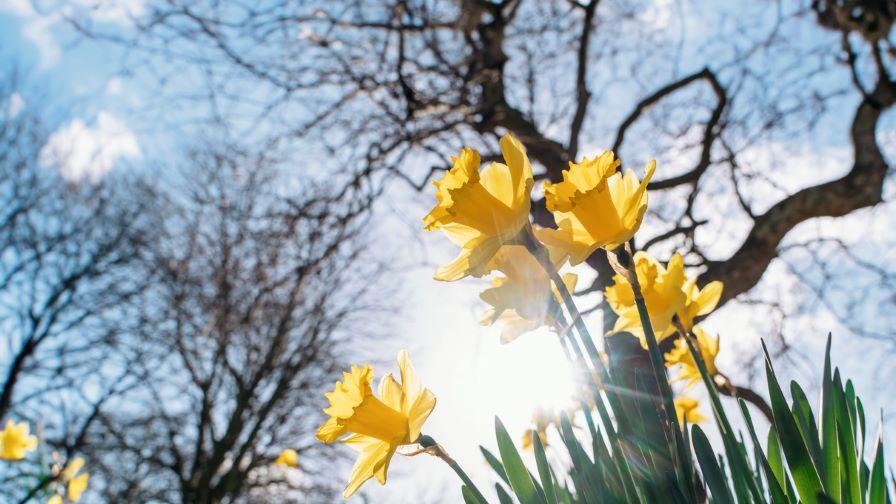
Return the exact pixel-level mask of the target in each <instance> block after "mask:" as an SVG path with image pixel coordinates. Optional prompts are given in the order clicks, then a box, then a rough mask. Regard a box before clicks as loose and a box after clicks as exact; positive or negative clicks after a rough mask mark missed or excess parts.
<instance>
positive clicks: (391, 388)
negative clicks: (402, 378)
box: [379, 373, 404, 411]
mask: <svg viewBox="0 0 896 504" xmlns="http://www.w3.org/2000/svg"><path fill="white" fill-rule="evenodd" d="M379 396H380V400H381V401H383V402H384V403H386V406H389V407H390V408H392V409H394V410H396V411H403V410H402V403H403V402H404V392H402V390H401V385H399V384H398V382H397V381H395V378H394V377H393V376H392V373H387V374H386V375H385V376H383V377H382V378H381V379H380V390H379Z"/></svg>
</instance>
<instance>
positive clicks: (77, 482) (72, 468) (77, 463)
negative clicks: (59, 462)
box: [60, 457, 90, 502]
mask: <svg viewBox="0 0 896 504" xmlns="http://www.w3.org/2000/svg"><path fill="white" fill-rule="evenodd" d="M83 467H84V459H83V458H81V457H76V458H75V459H74V460H72V461H71V462H69V463H68V465H66V466H65V469H64V470H63V471H62V474H61V475H60V478H61V479H62V481H63V482H65V483H68V492H67V496H68V500H70V501H72V502H78V500H79V499H80V498H81V494H82V493H84V490H87V480H88V479H90V473H89V472H86V471H85V472H83V473H81V469H82V468H83Z"/></svg>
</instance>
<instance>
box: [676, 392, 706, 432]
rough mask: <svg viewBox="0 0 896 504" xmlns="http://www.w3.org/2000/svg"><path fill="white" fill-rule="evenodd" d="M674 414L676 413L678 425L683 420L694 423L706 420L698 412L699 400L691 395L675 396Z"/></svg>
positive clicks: (683, 421) (682, 422) (681, 423)
mask: <svg viewBox="0 0 896 504" xmlns="http://www.w3.org/2000/svg"><path fill="white" fill-rule="evenodd" d="M675 414H676V415H678V423H679V425H684V423H685V421H687V423H689V424H695V423H700V422H702V421H704V420H706V417H705V416H703V414H702V413H700V401H698V400H697V399H695V398H693V397H677V398H675Z"/></svg>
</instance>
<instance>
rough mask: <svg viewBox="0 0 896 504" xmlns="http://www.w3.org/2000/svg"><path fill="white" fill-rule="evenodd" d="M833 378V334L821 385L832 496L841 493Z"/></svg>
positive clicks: (823, 446) (826, 472)
mask: <svg viewBox="0 0 896 504" xmlns="http://www.w3.org/2000/svg"><path fill="white" fill-rule="evenodd" d="M833 399H834V386H833V379H832V378H831V335H830V334H828V342H827V346H826V347H825V352H824V375H823V376H822V387H821V451H822V453H823V457H824V483H825V485H824V486H825V488H827V489H828V493H829V494H830V495H832V496H836V497H839V495H840V441H839V440H838V439H837V417H836V413H835V410H834V408H835V406H834V400H833Z"/></svg>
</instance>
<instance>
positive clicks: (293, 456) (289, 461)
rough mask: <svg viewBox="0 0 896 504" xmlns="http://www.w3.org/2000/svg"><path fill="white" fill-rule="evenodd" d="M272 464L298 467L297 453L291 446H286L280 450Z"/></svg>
mask: <svg viewBox="0 0 896 504" xmlns="http://www.w3.org/2000/svg"><path fill="white" fill-rule="evenodd" d="M274 464H276V465H278V466H281V467H299V454H298V453H296V451H295V450H293V449H292V448H287V449H285V450H283V451H282V452H280V455H278V456H277V460H275V461H274Z"/></svg>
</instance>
